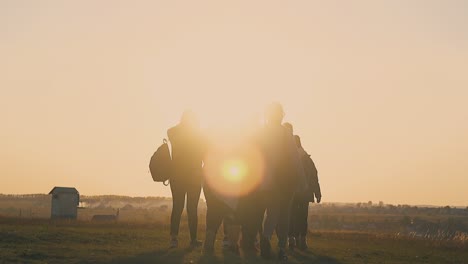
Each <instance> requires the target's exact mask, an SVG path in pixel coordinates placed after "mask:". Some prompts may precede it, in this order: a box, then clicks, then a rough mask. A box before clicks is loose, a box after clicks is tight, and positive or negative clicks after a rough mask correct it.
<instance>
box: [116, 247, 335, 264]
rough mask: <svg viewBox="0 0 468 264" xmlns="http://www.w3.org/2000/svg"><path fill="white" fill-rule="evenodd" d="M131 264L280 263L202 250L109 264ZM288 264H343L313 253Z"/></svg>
mask: <svg viewBox="0 0 468 264" xmlns="http://www.w3.org/2000/svg"><path fill="white" fill-rule="evenodd" d="M129 263H184V264H192V263H198V264H211V263H278V261H277V260H276V258H273V259H272V260H264V259H263V258H261V257H260V256H258V255H255V256H252V255H248V256H244V255H240V256H239V255H236V254H234V253H232V252H227V251H223V252H217V253H215V254H213V255H211V254H202V253H201V249H194V250H192V249H163V250H155V251H152V252H145V253H143V254H139V255H134V256H128V257H122V258H116V259H113V260H112V261H110V262H107V264H129ZM288 263H312V264H342V263H341V262H339V261H337V260H336V259H334V258H332V257H328V256H320V255H314V254H313V253H311V252H293V253H291V254H290V259H289V261H288Z"/></svg>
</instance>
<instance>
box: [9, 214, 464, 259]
mask: <svg viewBox="0 0 468 264" xmlns="http://www.w3.org/2000/svg"><path fill="white" fill-rule="evenodd" d="M181 231H182V232H181V233H182V234H181V245H180V247H179V248H178V249H168V225H166V224H162V223H153V224H151V223H131V222H111V223H94V222H89V221H76V222H74V221H71V222H67V221H64V222H52V221H50V220H45V219H42V220H41V219H29V220H28V219H15V218H0V259H1V261H0V263H274V262H276V261H264V260H263V259H261V258H260V257H259V256H244V255H243V254H242V253H241V256H237V255H235V254H233V253H231V252H229V251H228V252H225V251H223V250H222V248H221V243H220V241H217V245H216V251H215V254H214V255H204V254H203V253H202V250H201V249H200V248H198V249H190V248H189V247H188V243H187V240H188V238H187V226H186V223H183V224H182V226H181ZM200 234H201V235H200V238H201V239H203V236H204V231H203V230H202V229H201V230H200ZM218 238H219V236H218ZM273 245H274V246H273V248H274V249H275V250H276V247H275V245H276V243H275V242H273ZM309 245H310V246H311V249H309V251H307V252H300V251H297V252H294V253H291V257H290V261H289V263H343V264H344V263H468V248H467V246H466V244H450V243H442V244H440V243H434V242H433V241H429V240H425V239H418V238H414V237H413V238H411V237H397V236H391V235H383V234H380V235H379V234H377V233H375V232H374V233H373V232H357V231H313V232H311V234H310V236H309Z"/></svg>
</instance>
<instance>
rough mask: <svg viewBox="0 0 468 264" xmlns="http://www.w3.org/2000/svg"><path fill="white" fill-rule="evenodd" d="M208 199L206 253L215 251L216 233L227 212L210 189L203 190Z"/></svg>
mask: <svg viewBox="0 0 468 264" xmlns="http://www.w3.org/2000/svg"><path fill="white" fill-rule="evenodd" d="M203 192H204V193H205V198H206V206H207V210H206V236H205V245H204V249H205V251H206V252H212V251H213V250H214V243H215V239H216V233H217V232H218V229H219V227H220V226H221V222H222V221H223V217H224V216H225V212H224V209H223V207H222V206H223V204H222V203H221V201H219V199H218V198H217V197H216V196H214V195H213V193H212V192H211V190H210V189H209V188H208V187H206V186H205V187H204V188H203Z"/></svg>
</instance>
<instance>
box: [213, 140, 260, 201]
mask: <svg viewBox="0 0 468 264" xmlns="http://www.w3.org/2000/svg"><path fill="white" fill-rule="evenodd" d="M263 172H264V162H263V158H262V155H261V153H260V151H258V150H257V149H256V148H255V147H253V146H250V145H247V144H245V145H242V144H240V145H236V146H232V145H230V146H226V145H225V146H216V147H214V148H212V149H211V150H210V151H209V153H208V154H207V155H206V157H205V165H204V178H205V183H206V184H207V185H208V186H209V187H210V188H212V189H213V190H214V191H216V192H217V193H219V194H221V195H226V196H243V195H246V194H248V193H250V192H252V191H253V190H254V189H255V188H257V187H258V185H259V184H260V182H261V179H262V178H263Z"/></svg>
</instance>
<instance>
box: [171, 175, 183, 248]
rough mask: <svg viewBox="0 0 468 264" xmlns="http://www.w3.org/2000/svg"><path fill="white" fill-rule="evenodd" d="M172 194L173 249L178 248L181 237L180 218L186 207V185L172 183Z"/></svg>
mask: <svg viewBox="0 0 468 264" xmlns="http://www.w3.org/2000/svg"><path fill="white" fill-rule="evenodd" d="M171 192H172V213H171V231H170V234H171V237H172V241H171V247H177V236H178V235H179V225H180V218H181V216H182V211H183V210H184V206H185V193H186V190H185V188H184V185H179V184H177V183H172V182H171Z"/></svg>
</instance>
